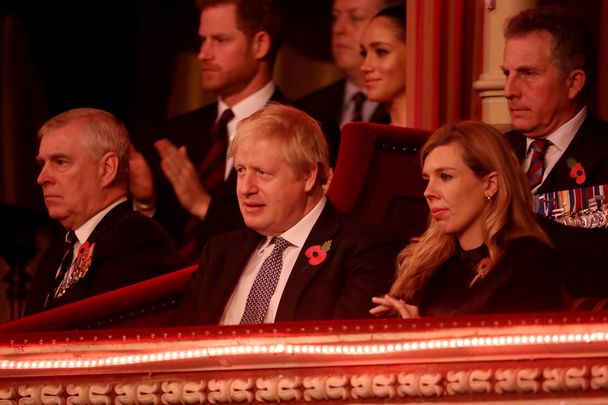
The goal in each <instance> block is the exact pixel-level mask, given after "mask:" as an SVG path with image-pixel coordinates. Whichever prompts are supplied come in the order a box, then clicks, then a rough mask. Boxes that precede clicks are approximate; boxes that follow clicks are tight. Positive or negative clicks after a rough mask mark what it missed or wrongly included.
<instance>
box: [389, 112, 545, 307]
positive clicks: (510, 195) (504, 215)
mask: <svg viewBox="0 0 608 405" xmlns="http://www.w3.org/2000/svg"><path fill="white" fill-rule="evenodd" d="M452 143H456V144H458V145H459V146H460V147H461V148H462V151H463V152H462V158H463V160H464V162H465V164H466V165H467V166H468V167H469V168H470V169H471V170H472V171H473V173H475V175H476V176H477V177H479V178H482V177H484V176H486V175H487V174H489V173H491V172H495V173H496V174H497V180H498V189H497V191H496V193H495V194H494V196H493V197H492V198H491V199H490V200H489V201H488V203H487V204H486V207H485V209H484V211H483V212H482V213H481V217H482V232H483V238H484V243H485V245H486V246H487V247H488V251H489V255H490V268H491V267H492V266H493V265H494V264H495V263H496V262H497V261H498V260H499V259H500V257H501V256H502V254H503V253H504V250H505V246H506V243H507V242H508V241H509V240H512V239H515V238H518V237H522V236H532V237H535V238H538V239H540V240H541V241H543V242H545V243H547V244H550V242H549V238H548V237H547V235H546V234H545V232H544V231H543V230H542V229H541V228H540V226H539V225H538V223H537V222H536V219H535V214H534V212H533V210H532V194H531V193H530V188H529V183H528V179H527V178H526V176H525V174H524V172H523V171H522V170H521V168H520V165H519V162H518V160H517V157H516V156H515V153H514V152H513V150H512V148H511V145H510V144H509V143H508V142H507V141H506V139H505V137H504V136H503V135H502V134H500V133H499V132H498V131H497V130H496V129H495V128H493V127H491V126H490V125H487V124H484V123H481V122H476V121H463V122H460V123H457V124H447V125H444V126H443V127H441V128H439V129H438V130H436V131H435V132H434V133H433V134H432V135H431V137H430V138H429V140H428V141H427V142H426V143H425V144H424V146H423V147H422V150H421V153H420V156H421V163H422V164H424V161H425V160H426V158H427V156H428V155H429V153H431V151H433V149H435V148H437V147H438V146H443V145H448V144H452ZM456 246H457V241H456V237H455V236H453V235H448V234H445V233H443V232H442V231H440V230H439V228H438V226H437V223H436V221H435V220H433V219H432V218H430V219H429V227H428V229H427V230H426V232H425V233H424V234H423V235H422V236H421V237H419V238H415V239H414V240H412V243H410V244H409V245H408V246H406V247H405V249H403V250H402V251H401V252H400V253H399V255H398V257H397V280H396V281H395V283H394V284H393V286H392V287H391V291H390V294H391V295H394V296H397V297H402V298H404V299H405V300H410V301H412V300H413V301H416V300H417V298H418V297H417V295H416V294H417V293H418V292H419V291H420V290H421V288H422V287H423V286H424V284H425V283H426V281H427V280H428V279H429V277H430V276H431V275H432V274H433V272H434V271H435V270H436V269H437V268H439V267H440V266H441V265H442V264H443V263H444V262H445V261H446V260H447V259H448V258H450V257H451V256H452V255H454V254H455V252H456Z"/></svg>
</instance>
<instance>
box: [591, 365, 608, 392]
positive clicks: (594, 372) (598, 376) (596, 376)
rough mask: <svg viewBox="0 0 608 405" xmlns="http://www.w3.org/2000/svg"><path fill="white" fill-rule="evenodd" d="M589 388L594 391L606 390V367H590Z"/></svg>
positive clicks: (607, 370) (607, 369)
mask: <svg viewBox="0 0 608 405" xmlns="http://www.w3.org/2000/svg"><path fill="white" fill-rule="evenodd" d="M591 388H593V389H594V390H599V389H602V388H608V366H593V367H591Z"/></svg>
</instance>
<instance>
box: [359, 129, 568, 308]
mask: <svg viewBox="0 0 608 405" xmlns="http://www.w3.org/2000/svg"><path fill="white" fill-rule="evenodd" d="M421 160H422V166H423V170H422V175H423V179H424V180H425V181H426V183H427V186H426V189H425V192H424V196H425V198H426V200H427V203H428V205H429V208H430V211H431V217H430V222H429V227H428V229H427V230H426V232H425V233H424V234H423V235H422V236H421V237H419V238H417V239H415V240H413V241H412V243H410V244H409V245H408V246H407V247H406V248H405V249H403V250H402V251H401V253H400V254H399V256H398V260H397V261H398V265H397V267H398V269H397V279H396V281H395V282H394V284H393V286H392V288H391V290H390V293H389V294H388V295H386V296H384V297H377V298H374V299H373V300H372V301H373V302H374V303H376V304H378V306H376V307H375V308H373V309H372V310H371V311H370V312H371V313H373V314H376V315H380V314H383V313H386V312H397V313H399V314H400V315H401V316H403V317H412V316H418V315H458V314H478V313H500V312H539V311H552V310H559V309H561V306H562V300H561V291H560V277H559V275H560V274H561V272H560V271H559V269H558V268H559V266H558V261H557V259H556V255H555V251H554V250H553V248H552V247H551V245H550V242H549V239H548V237H547V235H546V234H545V233H544V231H543V230H542V229H541V228H540V226H539V225H538V224H537V222H536V219H535V216H534V213H533V211H532V196H531V194H530V190H529V186H528V182H527V179H526V177H525V174H524V173H523V172H522V170H521V169H520V166H519V164H518V161H517V158H516V157H515V155H514V153H513V152H512V150H511V147H510V145H509V144H508V143H507V141H506V140H505V139H504V137H503V136H502V135H501V134H500V133H499V132H498V131H497V130H496V129H494V128H493V127H491V126H489V125H487V124H483V123H480V122H474V121H465V122H461V123H458V124H448V125H445V126H443V127H441V128H439V129H438V130H437V131H435V132H434V133H433V135H432V136H431V137H430V138H429V140H428V141H427V142H426V144H425V145H424V146H423V148H422V150H421Z"/></svg>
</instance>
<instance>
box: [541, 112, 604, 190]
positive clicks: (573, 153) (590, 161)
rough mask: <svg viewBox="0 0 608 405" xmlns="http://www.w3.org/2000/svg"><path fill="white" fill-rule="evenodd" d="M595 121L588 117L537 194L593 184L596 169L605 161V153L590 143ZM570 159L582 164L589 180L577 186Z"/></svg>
mask: <svg viewBox="0 0 608 405" xmlns="http://www.w3.org/2000/svg"><path fill="white" fill-rule="evenodd" d="M592 126H593V119H592V118H591V117H590V116H587V118H586V119H585V121H584V122H583V124H582V125H581V127H580V128H579V130H578V132H577V133H576V135H575V136H574V138H573V139H572V142H570V145H568V148H567V149H566V150H565V151H564V153H563V154H562V156H561V157H560V158H559V160H558V161H557V163H556V164H555V166H554V167H553V170H551V172H550V173H549V175H548V176H547V178H546V179H545V181H544V182H543V184H542V185H541V186H540V187H539V189H538V190H537V192H536V193H537V194H542V193H547V192H550V191H557V190H566V189H572V188H578V187H584V186H587V185H589V184H592V183H593V181H592V178H593V173H594V172H595V171H596V167H597V166H598V165H599V163H600V160H601V159H603V156H602V154H604V153H605V151H603V150H602V151H600V152H601V153H598V149H601V148H597V146H599V145H596V147H594V145H592V144H591V143H592V142H590V138H591V137H592V136H593V132H594V130H593V129H592ZM568 159H574V160H576V161H577V162H578V163H581V164H582V165H583V167H584V169H585V173H586V177H587V180H586V182H585V183H583V184H577V183H576V181H575V179H574V178H572V177H570V167H568Z"/></svg>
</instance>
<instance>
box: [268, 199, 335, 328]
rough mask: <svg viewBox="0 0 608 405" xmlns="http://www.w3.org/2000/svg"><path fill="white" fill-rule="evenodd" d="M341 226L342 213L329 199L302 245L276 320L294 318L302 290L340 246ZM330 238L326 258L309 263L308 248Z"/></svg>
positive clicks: (326, 264) (329, 260)
mask: <svg viewBox="0 0 608 405" xmlns="http://www.w3.org/2000/svg"><path fill="white" fill-rule="evenodd" d="M339 228H340V213H339V212H338V211H337V210H336V208H334V207H333V205H332V204H331V203H330V202H329V200H328V201H327V203H326V205H325V208H324V209H323V212H322V213H321V216H320V217H319V219H318V220H317V223H316V224H315V225H314V226H313V228H312V230H311V231H310V235H308V238H306V242H305V243H304V246H302V251H301V252H300V255H299V256H298V259H297V260H296V264H295V265H294V267H293V270H292V271H291V274H290V276H289V279H288V280H287V285H286V286H285V290H284V291H283V295H282V296H281V302H280V303H279V308H278V309H277V314H276V317H275V322H281V321H291V320H293V318H294V313H295V310H296V308H297V304H298V301H299V299H300V296H301V294H302V291H304V289H305V288H306V287H307V285H308V284H309V283H310V282H311V280H312V279H313V278H314V277H315V275H316V274H318V273H319V272H320V271H321V270H323V269H324V268H326V267H327V266H328V265H329V263H330V262H331V260H332V256H333V255H334V253H335V252H336V249H337V248H338V247H339V243H340V241H338V240H335V239H334V236H335V235H336V233H337V232H338V230H339ZM328 240H331V241H332V243H331V248H330V250H329V252H327V257H326V259H325V260H324V261H323V262H322V263H321V264H318V265H316V266H312V265H310V264H309V263H308V258H307V257H306V255H305V252H306V250H307V249H308V248H310V247H311V246H315V245H322V244H323V243H324V242H326V241H328Z"/></svg>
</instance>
